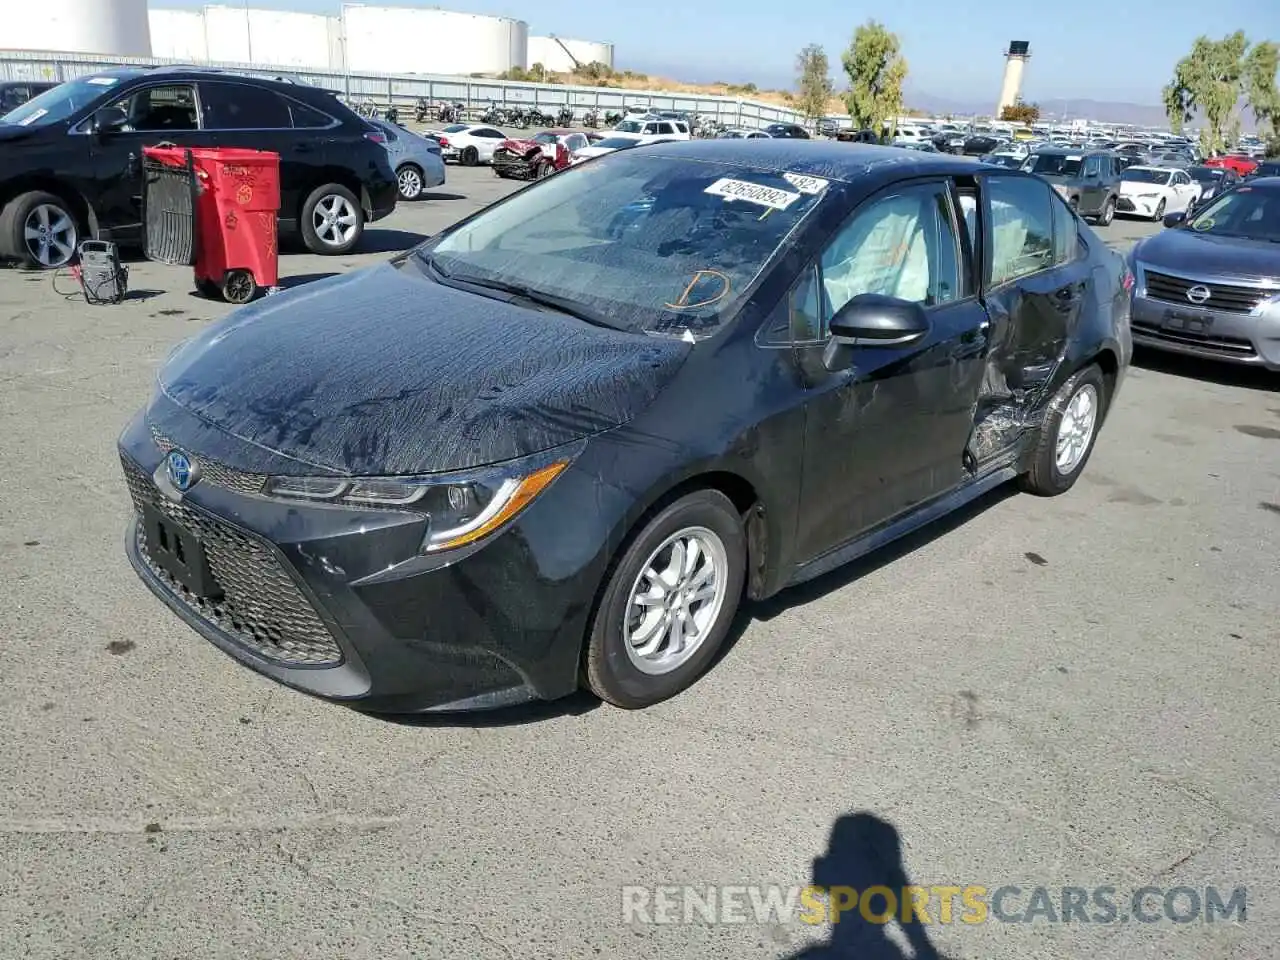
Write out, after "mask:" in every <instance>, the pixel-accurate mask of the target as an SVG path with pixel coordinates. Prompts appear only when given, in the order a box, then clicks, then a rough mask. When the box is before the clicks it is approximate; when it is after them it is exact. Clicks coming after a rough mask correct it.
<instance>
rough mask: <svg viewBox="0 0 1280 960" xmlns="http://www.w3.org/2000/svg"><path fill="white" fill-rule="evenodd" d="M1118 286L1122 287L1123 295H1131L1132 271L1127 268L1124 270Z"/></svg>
mask: <svg viewBox="0 0 1280 960" xmlns="http://www.w3.org/2000/svg"><path fill="white" fill-rule="evenodd" d="M1120 285H1121V286H1122V287H1124V292H1125V293H1133V271H1132V270H1130V269H1129V268H1128V267H1127V266H1126V267H1125V268H1124V273H1123V274H1121V276H1120Z"/></svg>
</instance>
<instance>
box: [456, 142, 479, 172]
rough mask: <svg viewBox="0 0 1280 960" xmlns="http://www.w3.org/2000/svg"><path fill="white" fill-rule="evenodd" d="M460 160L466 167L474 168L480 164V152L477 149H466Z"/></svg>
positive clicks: (459, 156) (460, 155) (459, 157)
mask: <svg viewBox="0 0 1280 960" xmlns="http://www.w3.org/2000/svg"><path fill="white" fill-rule="evenodd" d="M458 159H459V160H460V161H461V162H462V165H463V166H464V167H474V166H476V165H477V164H478V163H479V162H480V151H479V150H477V149H476V148H475V147H465V148H463V151H462V153H460V154H459V155H458Z"/></svg>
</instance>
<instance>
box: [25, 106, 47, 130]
mask: <svg viewBox="0 0 1280 960" xmlns="http://www.w3.org/2000/svg"><path fill="white" fill-rule="evenodd" d="M48 112H49V111H48V110H37V111H36V112H35V113H33V114H31V116H29V117H25V118H24V119H22V120H19V121H18V126H20V127H29V126H31V124H33V123H35V122H36V121H37V120H39V119H40V118H41V117H43V116H44V115H45V114H47V113H48Z"/></svg>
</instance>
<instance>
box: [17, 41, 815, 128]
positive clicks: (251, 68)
mask: <svg viewBox="0 0 1280 960" xmlns="http://www.w3.org/2000/svg"><path fill="white" fill-rule="evenodd" d="M183 62H184V61H181V60H166V59H159V58H153V57H111V56H100V55H96V54H86V53H56V52H51V51H23V50H0V80H56V81H59V82H62V81H66V80H71V79H74V78H75V77H79V76H83V75H85V74H89V73H96V72H98V71H100V70H105V69H108V68H110V67H128V66H138V67H153V66H174V65H181V64H182V63H183ZM193 66H199V67H202V68H213V69H218V70H228V71H235V72H237V73H247V74H253V75H256V76H267V77H282V78H286V79H291V80H295V81H298V82H302V83H308V84H311V85H313V86H319V87H325V88H327V89H329V90H333V91H335V92H337V93H339V94H341V95H342V96H343V97H344V99H346V100H347V102H348V103H357V102H360V101H373V102H374V103H375V104H377V105H378V106H380V107H389V106H395V107H396V108H397V109H398V110H399V111H400V113H401V115H402V116H403V115H404V113H405V112H406V111H409V112H411V111H412V108H413V106H414V104H415V103H416V102H417V101H418V99H419V98H422V99H425V100H428V101H431V102H442V103H455V102H459V103H462V104H463V105H464V106H465V107H466V108H467V110H468V111H482V110H484V109H486V108H487V107H490V106H497V107H499V108H503V107H508V108H514V107H522V108H525V109H528V108H530V107H537V108H539V109H541V110H543V112H548V111H549V112H551V113H553V114H554V113H556V112H558V111H559V110H560V108H561V107H565V106H568V107H570V108H571V109H573V110H574V111H583V112H585V111H587V110H592V109H595V110H598V111H599V112H600V114H601V116H603V115H604V114H605V113H608V112H610V111H620V110H623V109H626V108H633V107H639V108H641V109H650V110H679V111H682V112H685V113H691V114H698V115H699V116H700V117H702V118H704V119H707V120H711V121H713V122H716V123H720V124H723V125H724V126H726V127H747V128H759V127H763V126H766V125H767V124H770V123H778V122H782V123H803V122H804V121H803V118H802V117H801V116H800V114H798V113H797V112H796V111H794V110H788V109H787V108H785V107H778V106H774V105H772V104H767V103H760V102H758V101H755V100H748V99H737V98H734V97H714V96H708V95H705V94H690V93H680V92H675V91H670V90H621V89H619V88H617V87H589V86H571V85H569V84H558V83H522V82H517V81H514V80H490V79H484V78H480V77H446V76H435V75H432V74H386V73H355V72H347V71H338V70H321V69H314V68H302V67H276V66H270V65H266V64H261V63H257V64H254V63H221V62H219V63H199V64H193Z"/></svg>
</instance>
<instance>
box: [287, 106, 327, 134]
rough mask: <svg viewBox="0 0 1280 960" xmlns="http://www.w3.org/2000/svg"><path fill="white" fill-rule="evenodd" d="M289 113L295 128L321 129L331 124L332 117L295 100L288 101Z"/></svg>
mask: <svg viewBox="0 0 1280 960" xmlns="http://www.w3.org/2000/svg"><path fill="white" fill-rule="evenodd" d="M289 113H290V115H291V117H292V119H293V128H294V129H295V130H323V129H324V128H325V127H329V126H332V125H333V117H331V116H329V115H328V114H327V113H322V112H321V111H319V110H317V109H315V108H314V107H309V106H307V105H306V104H305V103H299V102H298V101H297V100H290V101H289Z"/></svg>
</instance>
